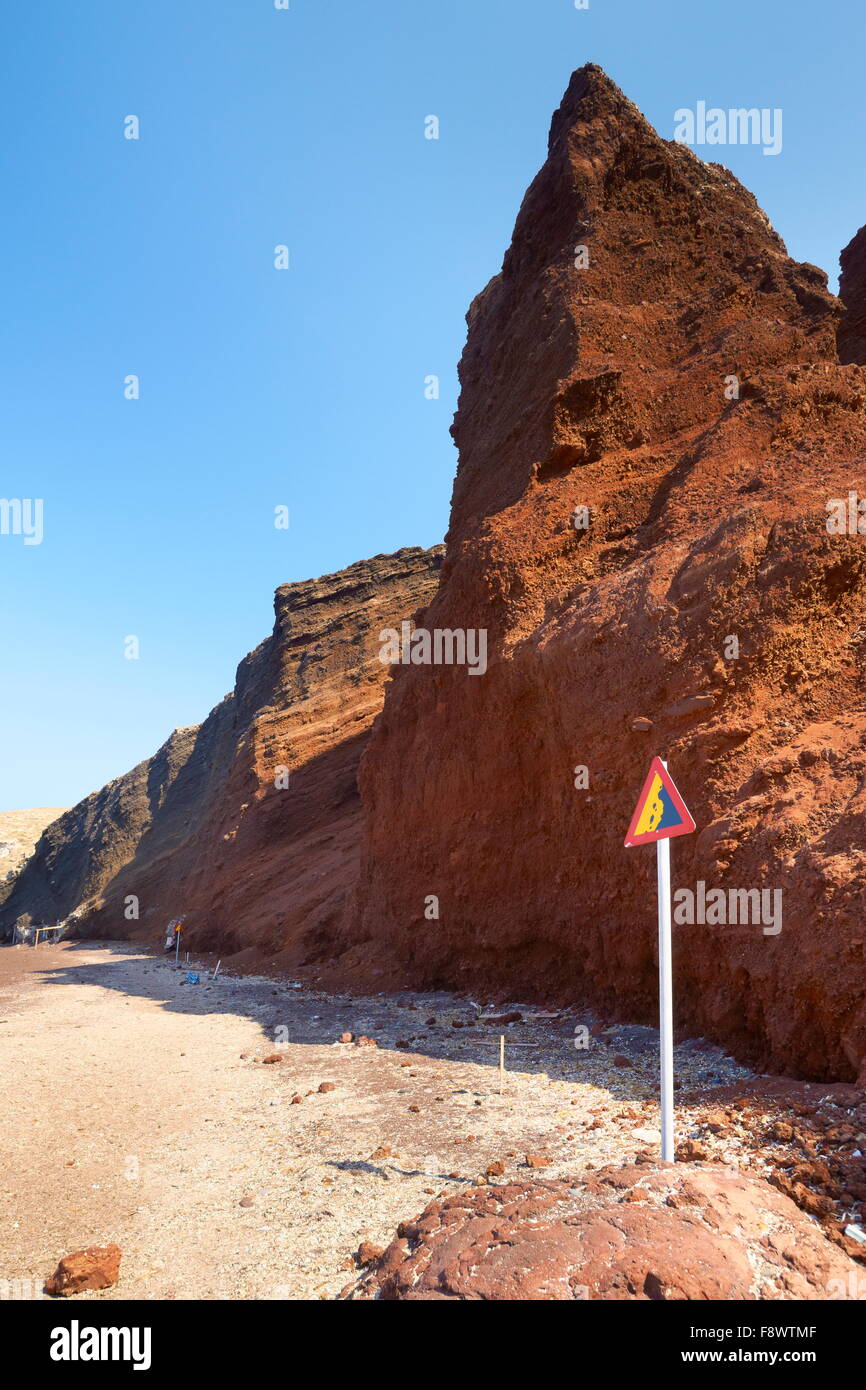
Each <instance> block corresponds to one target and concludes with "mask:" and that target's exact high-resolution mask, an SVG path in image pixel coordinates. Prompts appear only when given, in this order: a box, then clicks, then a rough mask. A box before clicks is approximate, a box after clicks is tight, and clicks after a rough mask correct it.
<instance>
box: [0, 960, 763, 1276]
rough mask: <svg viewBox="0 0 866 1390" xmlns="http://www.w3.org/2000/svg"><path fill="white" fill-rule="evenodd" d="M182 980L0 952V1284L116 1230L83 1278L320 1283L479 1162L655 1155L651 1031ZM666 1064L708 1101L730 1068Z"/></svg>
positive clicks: (248, 981) (562, 1170)
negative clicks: (102, 1260)
mask: <svg viewBox="0 0 866 1390" xmlns="http://www.w3.org/2000/svg"><path fill="white" fill-rule="evenodd" d="M193 968H194V966H193ZM185 977H186V971H185V969H184V968H181V969H180V970H178V969H176V968H175V966H174V963H173V961H172V960H170V959H168V960H167V959H163V958H158V957H155V956H152V955H146V954H142V953H141V952H140V951H139V950H137V949H135V948H133V947H131V946H129V945H128V944H123V943H101V944H100V945H98V946H94V945H91V944H87V943H84V944H82V943H62V944H61V945H59V946H42V947H39V948H38V949H37V950H33V949H32V948H28V947H24V946H19V947H7V948H2V949H0V1019H2V1024H0V1038H2V1039H3V1044H4V1046H3V1054H4V1059H5V1061H4V1066H3V1068H2V1075H0V1105H2V1113H3V1114H4V1115H5V1116H7V1117H9V1116H12V1117H14V1123H12V1124H8V1123H7V1125H6V1126H5V1127H4V1131H3V1135H2V1140H0V1149H2V1166H3V1179H2V1186H3V1189H4V1194H3V1195H4V1206H5V1209H6V1213H7V1215H6V1219H5V1220H4V1222H3V1226H2V1230H0V1279H2V1280H18V1281H22V1280H23V1281H31V1282H30V1285H29V1286H28V1285H27V1284H25V1285H23V1286H22V1285H19V1286H18V1287H19V1289H20V1288H22V1287H23V1288H27V1287H29V1288H30V1290H31V1292H32V1294H33V1296H36V1297H41V1296H42V1295H41V1286H42V1282H43V1280H44V1279H45V1277H46V1276H47V1275H48V1274H50V1273H51V1272H52V1271H53V1269H54V1267H55V1265H56V1263H57V1260H58V1259H59V1258H60V1257H61V1256H62V1255H65V1254H68V1253H69V1252H70V1251H72V1250H76V1249H79V1248H80V1247H82V1246H86V1245H102V1244H107V1243H108V1242H110V1241H116V1242H117V1243H118V1244H119V1245H120V1246H121V1247H122V1249H123V1262H122V1266H121V1279H120V1282H119V1284H118V1285H117V1286H116V1287H115V1288H113V1289H111V1290H107V1291H105V1292H102V1293H99V1294H87V1295H82V1296H81V1297H84V1298H108V1299H111V1298H133V1299H171V1298H177V1299H185V1298H204V1299H223V1298H227V1299H238V1298H241V1299H247V1298H255V1299H281V1298H291V1299H310V1298H331V1297H334V1296H335V1295H336V1294H337V1292H338V1291H339V1290H340V1289H341V1288H342V1287H344V1286H345V1284H346V1282H347V1279H348V1278H349V1277H350V1273H351V1272H353V1271H355V1270H356V1269H357V1265H356V1263H355V1261H354V1259H353V1256H354V1253H355V1252H356V1250H357V1249H358V1246H359V1245H360V1243H361V1242H363V1241H370V1242H372V1243H373V1244H375V1245H384V1244H385V1243H387V1241H388V1240H389V1239H391V1238H392V1236H393V1234H394V1230H395V1227H396V1226H397V1225H398V1223H399V1222H400V1221H402V1220H405V1219H408V1218H411V1217H412V1216H414V1215H415V1214H416V1213H417V1212H418V1211H420V1210H421V1209H422V1208H423V1207H424V1206H425V1205H426V1204H427V1203H428V1202H429V1201H430V1200H431V1197H432V1196H435V1195H438V1194H439V1193H442V1192H450V1191H455V1190H457V1189H458V1188H459V1187H460V1186H461V1185H463V1184H466V1183H469V1182H475V1181H477V1180H478V1179H479V1178H480V1179H481V1180H482V1181H485V1180H487V1169H488V1168H489V1167H491V1166H492V1167H493V1168H494V1174H492V1175H491V1177H492V1180H494V1181H499V1180H503V1181H506V1180H508V1179H509V1178H514V1177H515V1176H521V1175H527V1174H528V1173H529V1172H530V1167H529V1166H527V1162H526V1160H527V1156H530V1158H531V1160H532V1166H533V1167H537V1168H540V1169H542V1170H543V1175H544V1176H545V1177H558V1176H561V1175H565V1174H567V1173H569V1172H574V1171H576V1170H579V1169H583V1168H586V1167H587V1166H588V1165H590V1164H592V1165H595V1166H598V1165H600V1164H602V1163H607V1162H612V1161H619V1160H623V1159H626V1158H630V1157H632V1156H633V1155H634V1154H635V1152H636V1151H638V1150H640V1149H644V1150H646V1149H649V1150H650V1151H657V1125H658V1106H657V1101H656V1085H657V1063H656V1047H657V1038H656V1034H655V1032H654V1031H653V1030H651V1029H647V1028H639V1027H631V1026H622V1027H614V1028H610V1029H603V1030H602V1029H600V1027H599V1025H598V1024H597V1023H595V1022H594V1020H593V1019H592V1018H591V1017H588V1016H586V1015H578V1014H577V1013H575V1012H574V1011H565V1012H564V1013H562V1014H558V1015H554V1016H539V1011H538V1010H533V1009H530V1008H526V1009H523V1010H519V1005H514V1006H509V1007H508V1008H506V1009H503V1008H502V1007H501V1006H500V1008H499V1009H498V1011H496V1014H495V1017H501V1015H502V1014H503V1013H505V1014H507V1013H508V1012H509V1011H512V1009H513V1010H519V1011H520V1012H521V1013H522V1014H523V1017H522V1019H521V1020H520V1021H514V1022H510V1023H503V1022H497V1021H486V1022H485V1021H481V1020H483V1019H485V1018H487V1019H488V1020H489V1019H490V1016H489V1015H487V1014H485V1012H484V1008H483V1004H484V1001H470V1000H467V999H459V1000H458V999H455V998H453V997H451V996H449V995H445V994H425V995H420V994H408V993H404V994H402V995H399V996H377V997H375V998H354V997H348V996H339V995H325V994H321V993H316V992H313V991H311V990H308V989H305V988H292V987H291V984H290V983H289V982H287V981H274V980H271V979H265V978H260V977H251V976H246V977H243V978H238V979H233V978H229V977H227V976H224V975H220V976H219V977H218V978H217V980H216V981H215V982H209V981H207V977H206V976H205V975H203V976H202V980H203V983H200V984H198V985H194V984H187V983H185ZM430 1020H435V1022H431V1021H430ZM455 1025H460V1026H455ZM593 1028H595V1030H596V1031H595V1033H591V1032H589V1030H591V1029H593ZM576 1029H577V1030H579V1031H578V1032H577V1033H576V1032H575V1030H576ZM580 1030H583V1031H580ZM344 1033H351V1034H352V1035H353V1038H354V1039H355V1041H352V1042H341V1041H339V1039H340V1037H341V1035H342V1034H344ZM500 1035H504V1036H505V1038H506V1068H507V1070H506V1074H505V1078H504V1087H503V1093H502V1094H500V1077H499V1071H498V1060H499V1037H500ZM359 1037H365V1038H368V1039H371V1040H373V1041H374V1042H375V1043H376V1044H377V1045H375V1046H372V1045H368V1044H367V1043H366V1042H362V1043H359V1042H357V1041H356V1040H357V1039H358V1038H359ZM576 1043H577V1044H578V1045H577V1046H576V1045H575V1044H576ZM582 1044H586V1045H585V1046H583V1045H582ZM266 1057H276V1058H278V1059H279V1060H278V1061H276V1062H274V1063H272V1064H271V1063H268V1064H265V1063H264V1061H263V1059H264V1058H266ZM676 1071H677V1076H678V1079H679V1081H680V1082H681V1084H682V1087H683V1089H684V1090H700V1091H701V1093H702V1098H708V1099H709V1100H710V1101H711V1098H712V1093H713V1091H714V1090H715V1089H717V1088H721V1087H728V1088H730V1087H731V1086H732V1085H736V1084H737V1083H738V1082H740V1081H743V1080H746V1079H748V1078H749V1077H750V1076H751V1073H749V1072H748V1071H747V1070H746V1069H745V1068H743V1067H739V1066H738V1065H737V1064H735V1063H733V1062H732V1061H731V1060H730V1059H727V1058H725V1057H724V1056H723V1055H722V1054H721V1053H720V1052H719V1050H718V1049H716V1048H713V1047H710V1046H708V1045H707V1044H705V1043H700V1042H699V1043H697V1044H694V1043H686V1044H683V1045H681V1046H679V1047H678V1048H677V1056H676ZM323 1082H326V1083H333V1084H334V1089H332V1090H325V1091H324V1092H320V1091H319V1086H320V1085H321V1084H322V1083H323ZM296 1098H297V1099H296ZM694 1122H695V1114H694V1113H693V1111H689V1110H688V1109H684V1110H682V1111H681V1113H680V1115H679V1117H678V1124H679V1131H678V1132H679V1134H680V1135H681V1136H682V1135H685V1134H689V1133H697V1132H698V1130H697V1129H695V1128H694ZM720 1156H721V1154H720ZM728 1158H729V1159H730V1160H731V1161H735V1159H736V1155H735V1154H733V1153H731V1154H729V1155H728ZM7 1296H8V1295H7Z"/></svg>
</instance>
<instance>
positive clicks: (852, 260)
mask: <svg viewBox="0 0 866 1390" xmlns="http://www.w3.org/2000/svg"><path fill="white" fill-rule="evenodd" d="M839 260H840V263H841V266H842V275H841V277H840V280H839V298H840V299H841V300H842V303H843V304H844V305H845V315H844V317H843V319H842V322H841V323H840V325H839V360H840V362H859V363H860V365H861V366H862V365H863V364H864V363H866V227H861V228H860V230H859V232H858V233H857V235H856V236H855V237H853V238H852V239H851V241H849V243H848V245H847V246H846V247H845V250H844V251H843V252H842V255H841V256H840V257H839Z"/></svg>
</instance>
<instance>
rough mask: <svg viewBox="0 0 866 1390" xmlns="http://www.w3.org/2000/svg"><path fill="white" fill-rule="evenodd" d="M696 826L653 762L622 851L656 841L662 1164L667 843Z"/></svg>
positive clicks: (667, 1073)
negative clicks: (632, 846) (626, 847)
mask: <svg viewBox="0 0 866 1390" xmlns="http://www.w3.org/2000/svg"><path fill="white" fill-rule="evenodd" d="M694 829H695V823H694V821H693V820H692V817H691V815H690V814H689V811H688V808H687V807H686V803H685V802H684V801H683V799H682V797H681V796H680V794H679V792H678V791H677V789H676V787H675V786H674V783H673V779H672V778H671V775H670V773H669V772H668V765H667V763H666V762H663V761H662V759H661V758H653V761H652V766H651V767H650V770H649V776H648V777H647V779H646V782H645V783H644V787H643V791H642V792H641V794H640V798H639V800H638V803H637V810H636V811H635V813H634V815H633V816H632V821H631V825H630V826H629V830H628V834H627V835H626V837H625V843H626V846H631V845H643V844H651V843H652V841H653V840H654V841H655V846H656V867H657V873H658V914H659V1061H660V1069H659V1070H660V1079H661V1120H662V1123H661V1140H662V1142H661V1150H662V1161H663V1162H664V1163H673V1161H674V987H673V968H672V961H671V840H672V839H673V838H674V836H676V835H690V834H691V832H692V831H693V830H694Z"/></svg>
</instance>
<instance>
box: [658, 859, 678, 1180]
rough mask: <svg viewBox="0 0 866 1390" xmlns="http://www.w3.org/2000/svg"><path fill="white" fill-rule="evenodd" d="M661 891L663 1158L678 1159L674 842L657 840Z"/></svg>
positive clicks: (660, 964) (660, 1007) (660, 968)
mask: <svg viewBox="0 0 866 1390" xmlns="http://www.w3.org/2000/svg"><path fill="white" fill-rule="evenodd" d="M656 856H657V858H656V862H657V866H658V894H659V1052H660V1060H661V1068H660V1070H661V1108H662V1161H663V1162H664V1163H673V1161H674V995H673V975H672V970H671V842H670V840H657V841H656Z"/></svg>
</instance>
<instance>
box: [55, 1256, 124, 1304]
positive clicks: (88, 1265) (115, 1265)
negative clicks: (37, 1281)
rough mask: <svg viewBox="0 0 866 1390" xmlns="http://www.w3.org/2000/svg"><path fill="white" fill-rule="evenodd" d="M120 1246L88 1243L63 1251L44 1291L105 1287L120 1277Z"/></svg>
mask: <svg viewBox="0 0 866 1390" xmlns="http://www.w3.org/2000/svg"><path fill="white" fill-rule="evenodd" d="M120 1259H121V1249H120V1246H119V1245H89V1246H88V1247H87V1249H86V1250H76V1251H75V1252H74V1254H72V1255H64V1257H63V1259H62V1260H61V1261H60V1263H59V1265H58V1266H57V1268H56V1270H55V1271H54V1273H53V1274H52V1276H51V1278H50V1279H47V1280H46V1282H45V1292H46V1293H49V1294H62V1295H63V1297H64V1298H68V1297H69V1296H70V1295H71V1294H76V1293H84V1292H85V1290H87V1289H108V1288H111V1286H112V1284H116V1283H117V1281H118V1279H119V1278H120Z"/></svg>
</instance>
